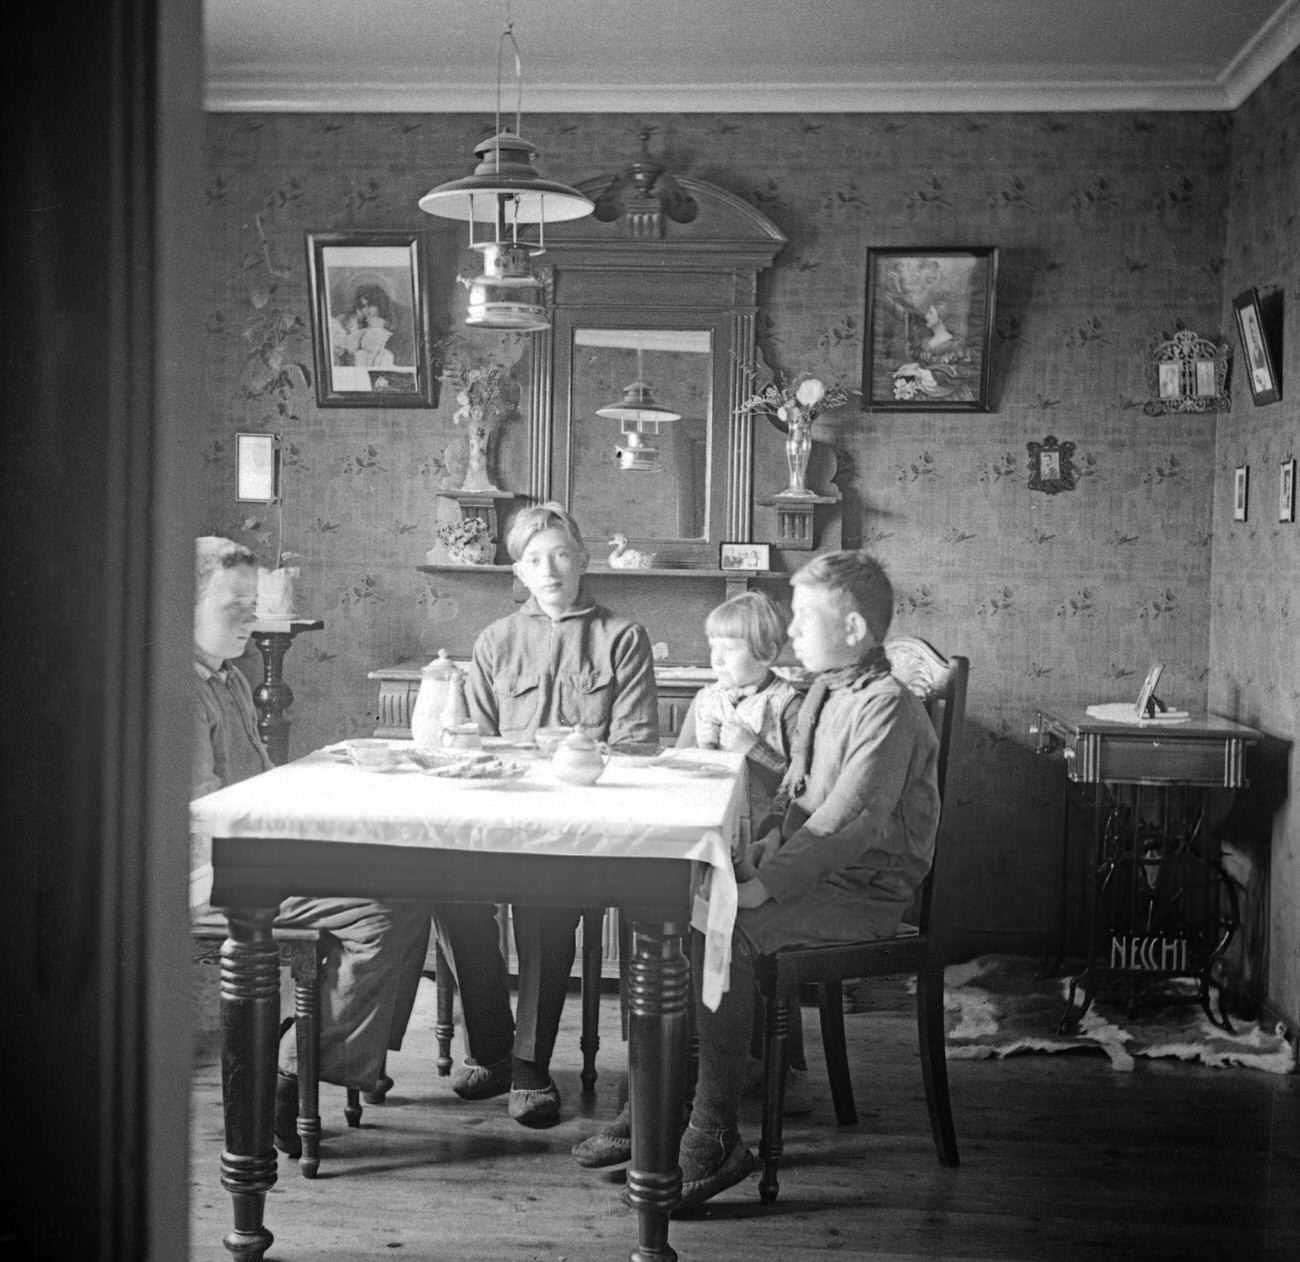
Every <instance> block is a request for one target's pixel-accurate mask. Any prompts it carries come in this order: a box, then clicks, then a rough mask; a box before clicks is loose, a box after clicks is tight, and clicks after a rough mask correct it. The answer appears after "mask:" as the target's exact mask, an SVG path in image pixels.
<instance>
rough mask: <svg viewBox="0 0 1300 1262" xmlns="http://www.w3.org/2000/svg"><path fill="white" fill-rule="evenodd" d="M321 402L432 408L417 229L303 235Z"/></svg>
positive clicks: (424, 292)
mask: <svg viewBox="0 0 1300 1262" xmlns="http://www.w3.org/2000/svg"><path fill="white" fill-rule="evenodd" d="M307 276H308V281H309V284H310V287H311V316H312V320H311V331H312V353H313V356H314V359H315V363H316V402H317V404H318V405H319V406H320V407H336V408H338V407H371V408H373V407H387V408H391V407H408V408H410V407H416V408H427V407H433V406H434V405H435V403H436V402H437V386H436V383H435V381H434V377H433V373H432V370H431V363H430V355H429V330H428V312H429V297H428V277H427V276H426V274H425V262H424V253H423V250H422V249H421V242H420V234H419V233H418V232H309V233H308V234H307Z"/></svg>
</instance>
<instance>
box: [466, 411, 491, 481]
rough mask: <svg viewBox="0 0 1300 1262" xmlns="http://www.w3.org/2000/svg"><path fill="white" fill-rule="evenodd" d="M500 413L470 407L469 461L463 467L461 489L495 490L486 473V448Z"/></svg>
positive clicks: (467, 426)
mask: <svg viewBox="0 0 1300 1262" xmlns="http://www.w3.org/2000/svg"><path fill="white" fill-rule="evenodd" d="M500 421H501V417H500V414H499V413H497V412H495V411H492V412H488V411H485V410H484V409H483V408H479V407H476V408H471V409H470V416H469V420H468V421H467V422H466V429H467V432H468V434H469V463H468V465H467V466H466V468H465V481H464V482H463V483H462V484H461V488H460V489H461V490H462V491H496V490H498V489H499V488H498V487H496V486H494V485H493V484H492V478H491V475H490V474H489V473H488V450H489V448H490V447H491V444H492V436H493V434H495V433H496V431H497V426H498V425H499V424H500Z"/></svg>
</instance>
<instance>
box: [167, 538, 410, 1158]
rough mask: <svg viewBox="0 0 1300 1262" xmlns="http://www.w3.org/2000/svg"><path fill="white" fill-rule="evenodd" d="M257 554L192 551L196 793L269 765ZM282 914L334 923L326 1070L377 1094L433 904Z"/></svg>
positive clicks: (290, 1035) (288, 1090)
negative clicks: (258, 665) (254, 676)
mask: <svg viewBox="0 0 1300 1262" xmlns="http://www.w3.org/2000/svg"><path fill="white" fill-rule="evenodd" d="M256 603H257V557H256V556H255V555H254V554H253V553H252V552H250V551H249V550H248V549H247V548H245V547H242V546H241V545H240V544H237V543H235V542H233V541H232V540H230V539H222V538H219V537H217V536H215V535H207V536H204V537H202V538H200V539H198V540H196V541H195V553H194V721H195V731H194V776H193V783H192V792H191V794H190V796H191V797H193V798H198V797H202V796H203V795H204V794H207V793H212V792H215V791H216V790H217V789H222V788H225V786H226V785H228V784H235V783H237V782H238V781H240V780H247V779H248V778H249V777H251V776H256V775H260V774H261V773H262V772H263V771H269V770H270V769H271V767H272V765H273V764H272V762H271V759H270V757H269V756H268V755H267V752H266V747H265V746H264V745H263V744H262V740H261V738H260V737H259V736H258V733H257V714H256V712H255V711H254V709H253V693H252V689H251V688H249V686H248V680H247V679H245V678H244V675H243V673H242V672H241V671H240V670H239V668H238V667H237V666H236V665H235V664H234V660H233V659H235V658H238V657H242V656H243V653H244V650H245V648H246V647H247V645H248V639H249V635H250V634H251V632H252V627H253V623H254V622H255V621H256V620H257V619H256V615H255V613H254V607H255V605H256ZM275 923H276V924H277V925H279V926H286V927H292V928H312V929H323V930H325V931H326V937H325V939H324V941H325V944H326V954H325V961H324V964H323V966H322V968H321V975H320V996H321V1004H320V1080H321V1081H322V1082H331V1083H334V1084H335V1085H337V1086H340V1087H354V1088H356V1089H357V1090H359V1091H362V1092H365V1093H366V1098H367V1099H368V1100H370V1101H371V1102H372V1103H377V1102H378V1101H379V1100H381V1099H382V1098H383V1096H384V1095H385V1094H386V1092H387V1091H388V1089H389V1088H390V1087H391V1086H392V1080H391V1079H390V1078H389V1077H388V1076H387V1074H386V1073H385V1072H384V1061H385V1058H386V1056H387V1053H388V1051H389V1050H390V1049H391V1050H392V1051H397V1050H399V1049H400V1048H401V1046H402V1037H403V1035H404V1034H405V1033H406V1026H407V1022H408V1021H409V1020H410V1016H411V1009H412V1007H413V1006H414V1004H415V995H416V990H417V988H418V986H419V982H420V970H421V969H422V967H423V965H424V954H425V950H426V948H427V947H428V942H429V908H428V907H427V906H426V905H424V904H416V903H411V904H404V903H375V902H370V901H369V900H367V899H361V898H286V899H285V900H284V902H282V903H281V904H280V914H279V916H278V917H277V918H276V921H275ZM297 1056H298V1047H297V1040H296V1039H295V1037H294V1032H293V1030H292V1029H290V1030H287V1031H286V1032H285V1034H284V1036H283V1038H281V1040H280V1061H279V1073H278V1074H277V1076H276V1089H275V1146H276V1147H277V1148H278V1149H279V1150H280V1151H281V1152H283V1153H285V1154H286V1155H287V1156H290V1157H300V1156H301V1155H302V1140H301V1139H300V1138H299V1136H298V1132H297V1121H298V1062H297Z"/></svg>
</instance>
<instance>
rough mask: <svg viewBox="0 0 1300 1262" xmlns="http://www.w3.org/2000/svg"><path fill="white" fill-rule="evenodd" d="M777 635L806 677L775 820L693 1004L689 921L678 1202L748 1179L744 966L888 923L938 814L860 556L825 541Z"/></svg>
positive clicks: (883, 606) (887, 601) (872, 580)
mask: <svg viewBox="0 0 1300 1262" xmlns="http://www.w3.org/2000/svg"><path fill="white" fill-rule="evenodd" d="M791 583H792V585H793V587H794V597H793V618H792V620H791V623H790V639H791V643H792V645H793V647H794V651H795V653H796V654H797V656H798V657H799V659H800V661H801V662H802V663H803V664H804V666H806V667H807V668H808V669H809V670H811V671H814V672H816V675H817V678H816V679H815V680H814V682H813V685H812V687H811V689H810V690H809V693H808V696H807V698H806V700H805V701H804V703H803V706H802V708H801V709H800V712H799V721H798V724H797V727H796V730H795V738H794V744H793V748H792V750H791V757H790V767H789V770H788V771H787V772H786V776H785V779H784V781H783V784H782V796H783V797H784V798H786V799H787V800H788V803H789V805H788V807H787V808H786V810H785V813H784V816H783V818H782V821H781V825H780V827H779V828H778V829H774V830H773V831H771V832H770V833H768V834H766V835H764V836H762V837H760V838H759V839H758V840H757V841H756V842H755V843H754V847H753V854H752V858H753V861H754V865H755V867H756V869H757V874H756V875H755V876H754V877H753V878H752V879H749V880H742V881H741V882H740V884H739V887H738V890H737V901H738V904H739V908H740V910H739V911H738V913H737V916H736V926H735V929H734V930H733V933H732V944H731V984H730V987H729V988H728V989H727V990H726V992H725V993H724V994H723V996H722V999H721V1001H720V1002H719V1004H718V1007H717V1009H716V1010H713V1011H710V1009H709V1008H708V1007H707V1006H706V1005H705V1004H704V1003H703V1002H702V999H701V996H700V978H701V976H702V972H703V969H702V965H703V953H704V939H703V935H701V934H700V933H698V932H695V931H693V932H692V950H693V954H694V958H695V962H696V967H695V968H694V969H693V970H692V971H693V975H694V981H693V985H694V987H695V995H696V1002H695V1012H696V1029H697V1031H698V1035H699V1052H700V1069H699V1079H698V1082H697V1084H696V1088H695V1099H694V1101H693V1103H692V1106H691V1116H690V1122H689V1124H688V1125H687V1127H686V1130H685V1132H684V1133H683V1135H682V1143H681V1156H680V1164H681V1169H682V1205H683V1206H692V1205H698V1204H699V1203H700V1202H702V1201H705V1200H708V1199H709V1198H710V1197H712V1196H715V1195H716V1194H717V1193H718V1192H721V1191H722V1190H723V1189H725V1188H729V1187H732V1186H733V1185H734V1184H736V1183H739V1182H740V1181H741V1180H742V1179H744V1178H745V1177H746V1176H747V1175H749V1174H750V1173H751V1172H752V1171H753V1170H754V1168H755V1166H756V1164H757V1163H756V1160H755V1158H754V1154H753V1153H752V1152H751V1151H750V1150H749V1149H748V1148H747V1147H746V1146H745V1144H744V1141H743V1140H742V1139H741V1136H740V1129H739V1121H738V1114H739V1108H740V1097H741V1093H742V1091H743V1089H744V1085H745V1075H744V1074H743V1073H741V1072H739V1069H740V1066H741V1065H742V1064H744V1062H745V1057H746V1056H747V1054H748V1052H749V1046H750V1037H751V1032H752V1023H753V1015H754V962H755V960H756V959H757V958H758V957H759V956H761V955H769V954H771V953H772V952H774V951H778V950H780V949H781V948H782V947H787V946H797V945H816V944H817V943H832V942H854V941H862V940H864V939H869V938H881V937H887V936H889V935H891V934H893V933H895V932H897V930H898V926H899V923H900V922H901V920H902V917H903V913H904V911H905V910H906V908H907V906H908V904H909V902H910V900H911V898H912V895H913V893H914V891H915V890H916V889H917V887H918V886H919V885H920V883H921V881H922V880H923V879H924V877H925V874H926V872H927V871H928V870H929V866H930V861H931V859H932V858H933V856H934V838H935V832H936V830H937V828H938V823H939V789H938V780H937V770H938V751H939V742H938V738H937V736H936V735H935V731H934V727H933V726H932V725H931V722H930V719H929V716H928V715H927V714H926V712H925V708H924V707H923V706H922V704H921V702H920V701H919V700H918V699H917V698H916V697H915V696H914V695H913V694H912V693H911V692H910V691H909V689H908V688H907V687H906V686H905V685H904V684H902V683H900V682H899V681H898V680H897V679H895V678H894V677H893V676H892V675H891V674H890V670H889V660H888V658H887V657H886V656H885V651H884V647H883V643H884V639H885V636H886V634H887V633H888V630H889V624H890V619H891V616H892V613H893V588H892V587H891V585H890V582H889V578H888V576H887V575H886V574H885V571H884V569H883V568H882V567H881V566H880V564H879V563H878V562H877V561H875V560H874V559H873V558H872V557H870V556H868V555H867V554H866V553H865V552H831V553H827V554H825V555H823V556H820V557H818V558H816V559H815V560H814V561H811V562H810V563H809V564H808V565H806V566H804V567H803V569H801V570H800V571H799V572H798V573H797V574H795V575H794V577H793V578H792V579H791Z"/></svg>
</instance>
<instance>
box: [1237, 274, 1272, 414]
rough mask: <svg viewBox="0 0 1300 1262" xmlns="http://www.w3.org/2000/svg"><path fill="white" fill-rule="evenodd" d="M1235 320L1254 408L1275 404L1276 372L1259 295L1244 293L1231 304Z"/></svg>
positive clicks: (1254, 292)
mask: <svg viewBox="0 0 1300 1262" xmlns="http://www.w3.org/2000/svg"><path fill="white" fill-rule="evenodd" d="M1232 309H1233V311H1234V312H1235V313H1236V316H1237V332H1238V334H1240V336H1241V353H1242V355H1243V357H1244V358H1245V361H1246V381H1247V382H1248V383H1249V385H1250V397H1251V398H1252V399H1253V400H1254V402H1255V406H1256V407H1260V406H1262V405H1263V404H1265V403H1276V402H1277V401H1278V400H1279V399H1280V398H1281V397H1282V389H1281V386H1280V384H1279V382H1278V376H1277V369H1276V367H1275V366H1274V364H1273V356H1272V354H1271V353H1270V351H1269V346H1268V339H1267V338H1266V337H1265V336H1264V320H1263V317H1262V316H1261V314H1260V307H1259V291H1258V290H1255V289H1247V290H1246V291H1245V292H1244V293H1240V294H1238V295H1237V296H1236V297H1235V298H1234V299H1233V300H1232Z"/></svg>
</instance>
